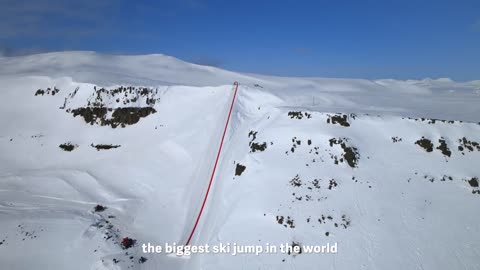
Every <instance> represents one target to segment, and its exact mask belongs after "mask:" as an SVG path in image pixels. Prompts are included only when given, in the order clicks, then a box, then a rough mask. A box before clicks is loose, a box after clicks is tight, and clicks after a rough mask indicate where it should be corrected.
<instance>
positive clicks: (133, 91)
mask: <svg viewBox="0 0 480 270" xmlns="http://www.w3.org/2000/svg"><path fill="white" fill-rule="evenodd" d="M234 81H238V82H239V84H240V85H239V88H238V94H237V96H236V101H235V105H234V108H233V114H232V118H231V119H230V124H229V128H228V131H227V136H226V138H225V142H224V145H223V150H222V154H221V157H220V162H219V164H218V168H217V173H216V176H215V178H214V182H213V185H212V189H211V191H210V195H209V197H208V200H207V203H206V208H205V210H204V212H203V215H202V217H201V219H200V222H199V225H198V228H197V230H196V232H195V235H194V237H193V239H192V244H193V245H204V244H209V245H212V246H213V245H219V244H221V243H222V244H223V243H231V244H233V243H235V244H237V245H263V246H267V245H275V246H279V245H280V244H282V243H283V244H284V243H289V244H294V245H297V244H298V245H299V246H302V248H303V247H304V246H306V245H324V244H327V243H330V244H333V243H337V246H338V251H337V252H336V253H334V254H308V253H307V252H305V250H303V252H302V253H301V254H292V253H291V254H288V253H281V252H278V253H272V254H265V253H262V254H259V255H255V254H238V255H236V256H232V255H230V254H213V253H209V254H192V255H191V256H189V257H185V256H183V257H179V256H172V255H167V254H165V253H160V254H149V253H144V252H143V250H142V244H144V243H151V244H154V245H163V244H164V243H174V242H175V243H178V244H183V243H185V241H186V239H187V237H188V235H189V233H190V231H191V230H192V227H193V225H194V223H195V219H196V216H197V214H198V212H199V210H200V206H201V204H202V200H203V198H204V195H205V192H206V190H207V187H208V181H209V177H210V174H211V171H212V168H213V166H214V161H215V157H216V153H217V150H218V147H219V142H220V139H221V136H222V131H223V128H224V124H225V121H226V119H227V115H228V110H229V107H230V103H231V100H232V97H233V93H234V92H233V86H232V83H233V82H234ZM0 85H1V90H0V99H1V100H2V101H3V102H2V106H0V124H1V127H2V128H1V130H0V228H1V230H0V269H34V268H35V269H312V268H314V269H317V268H318V269H479V268H480V260H479V253H478V250H479V248H480V234H479V232H480V217H479V216H478V215H477V212H478V206H479V202H480V189H479V187H478V185H479V180H478V178H479V177H480V168H479V167H478V165H477V164H478V163H479V161H480V145H479V142H480V123H479V122H480V106H478V104H480V81H472V82H455V81H452V80H449V79H436V80H433V79H425V80H411V81H398V80H376V81H371V80H360V79H326V78H283V77H274V76H262V75H255V74H241V73H235V72H230V71H225V70H221V69H218V68H214V67H206V66H200V65H194V64H190V63H186V62H183V61H181V60H178V59H175V58H172V57H168V56H164V55H144V56H107V55H100V54H96V53H93V52H62V53H48V54H39V55H30V56H22V57H3V58H2V57H0ZM126 237H127V240H129V239H131V240H132V241H131V242H128V241H127V243H125V242H124V239H125V238H126ZM122 241H123V243H122ZM130 244H133V246H132V247H130Z"/></svg>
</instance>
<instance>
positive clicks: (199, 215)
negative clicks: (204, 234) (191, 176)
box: [185, 82, 238, 246]
mask: <svg viewBox="0 0 480 270" xmlns="http://www.w3.org/2000/svg"><path fill="white" fill-rule="evenodd" d="M233 85H234V86H235V92H234V93H233V98H232V104H231V105H230V110H229V111H228V117H227V122H226V123H225V128H224V129H223V135H222V140H221V141H220V147H219V148H218V152H217V158H216V159H215V165H214V166H213V171H212V176H210V182H209V183H208V188H207V192H206V193H205V197H204V198H203V203H202V207H201V208H200V212H199V213H198V216H197V219H196V220H195V225H193V229H192V232H190V236H189V237H188V240H187V243H186V244H185V246H188V245H189V244H190V241H191V240H192V237H193V234H194V233H195V230H196V229H197V225H198V222H199V221H200V217H201V216H202V213H203V209H204V208H205V204H206V202H207V198H208V194H209V193H210V188H211V187H212V183H213V177H214V176H215V171H216V170H217V164H218V160H219V159H220V153H221V152H222V147H223V140H224V139H225V134H226V133H227V128H228V123H229V122H230V116H231V114H232V110H233V105H234V104H235V98H236V96H237V90H238V82H234V83H233Z"/></svg>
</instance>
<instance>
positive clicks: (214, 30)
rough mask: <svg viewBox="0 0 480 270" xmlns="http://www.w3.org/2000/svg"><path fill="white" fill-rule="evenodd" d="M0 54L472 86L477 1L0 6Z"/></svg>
mask: <svg viewBox="0 0 480 270" xmlns="http://www.w3.org/2000/svg"><path fill="white" fill-rule="evenodd" d="M0 18H1V19H0V20H1V23H0V50H2V51H3V54H5V55H19V54H29V53H36V52H48V51H59V50H93V51H98V52H102V53H110V54H149V53H163V54H167V55H172V56H175V57H178V58H180V59H183V60H186V61H190V62H195V63H199V64H207V65H213V66H219V67H221V68H226V69H230V70H235V71H242V72H253V73H263V74H274V75H282V76H321V77H351V78H367V79H378V78H395V79H419V78H425V77H432V78H438V77H450V78H453V79H455V80H460V81H465V80H474V79H480V1H478V0H457V1H443V0H438V1H428V0H417V1H410V0H403V1H400V0H399V1H394V0H383V1H360V0H357V1H353V0H352V1H333V0H328V1H322V0H317V1H289V0H277V1H261V0H257V1H251V0H242V1H228V0H223V1H221V0H218V1H208V0H176V1H175V0H168V1H162V0H157V1H138V0H137V1H133V0H132V1H127V0H123V1H122V0H91V1H82V0H77V1H69V0H63V1H61V0H30V1H29V0H0Z"/></svg>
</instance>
